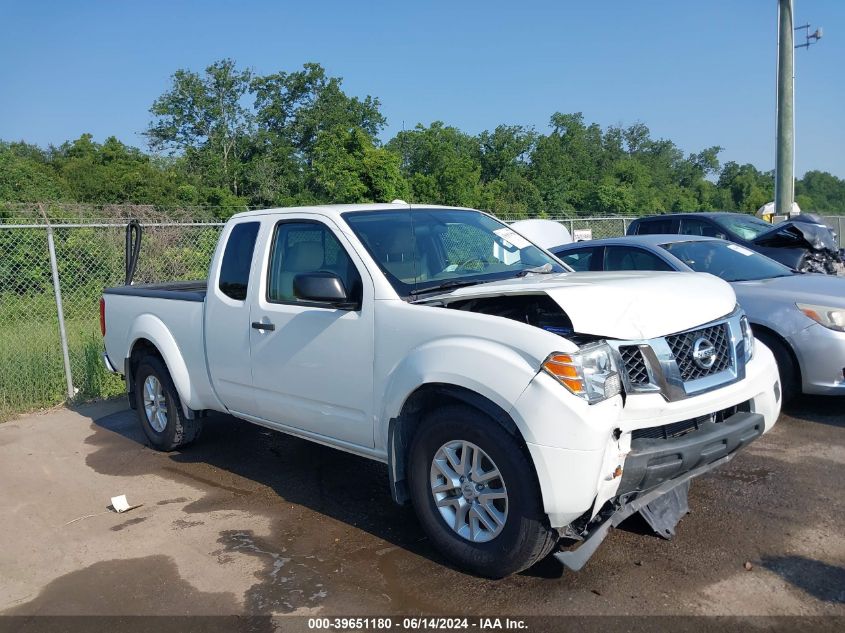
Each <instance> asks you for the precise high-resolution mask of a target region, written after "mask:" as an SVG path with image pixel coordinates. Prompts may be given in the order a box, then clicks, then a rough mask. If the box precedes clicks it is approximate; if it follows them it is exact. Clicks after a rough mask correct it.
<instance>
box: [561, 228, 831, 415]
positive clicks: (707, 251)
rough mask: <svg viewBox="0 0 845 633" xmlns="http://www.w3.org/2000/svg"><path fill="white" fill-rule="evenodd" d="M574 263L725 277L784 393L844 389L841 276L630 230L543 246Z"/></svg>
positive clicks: (727, 246) (730, 247)
mask: <svg viewBox="0 0 845 633" xmlns="http://www.w3.org/2000/svg"><path fill="white" fill-rule="evenodd" d="M549 250H550V251H551V252H552V253H554V254H555V255H557V256H558V257H559V258H560V259H562V260H563V261H564V262H565V263H567V264H568V265H569V266H571V267H572V268H574V269H575V270H579V271H582V270H676V271H685V272H689V271H695V272H700V273H710V274H712V275H715V276H717V277H720V278H721V279H724V280H725V281H727V282H730V284H731V286H733V289H734V291H736V296H737V299H738V300H739V303H740V305H741V306H742V307H743V309H744V310H745V312H746V314H747V315H748V318H749V320H750V321H751V324H752V327H753V329H754V334H755V336H756V338H757V339H758V340H760V341H762V342H763V343H765V344H766V346H768V347H769V348H770V349H771V350H772V352H773V353H774V355H775V358H776V359H777V362H778V368H779V369H780V374H781V382H782V383H783V390H784V397H785V398H789V397H790V396H794V395H795V394H796V393H798V392H803V393H807V394H826V395H845V278H842V277H832V276H830V275H816V274H802V273H797V272H795V271H793V270H791V269H789V268H787V267H786V266H783V265H782V264H779V263H778V262H776V261H774V260H772V259H769V258H768V257H766V256H764V255H760V254H759V253H756V252H754V251H752V250H749V249H747V248H745V247H743V246H740V245H738V244H733V243H731V242H726V241H724V240H719V239H713V238H707V237H693V236H688V235H638V236H631V237H621V238H612V239H606V240H592V241H587V242H577V243H575V244H569V245H566V246H560V247H556V248H551V249H549Z"/></svg>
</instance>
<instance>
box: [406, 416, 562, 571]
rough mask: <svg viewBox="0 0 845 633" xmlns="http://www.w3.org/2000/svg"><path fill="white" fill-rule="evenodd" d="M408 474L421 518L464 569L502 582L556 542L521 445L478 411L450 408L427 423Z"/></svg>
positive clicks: (444, 550) (436, 541)
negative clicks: (500, 579)
mask: <svg viewBox="0 0 845 633" xmlns="http://www.w3.org/2000/svg"><path fill="white" fill-rule="evenodd" d="M409 467H410V473H409V476H410V485H411V497H412V499H413V502H414V509H415V510H416V512H417V516H418V517H419V519H420V522H421V523H422V526H423V528H424V529H425V531H426V533H427V534H428V536H429V538H430V539H431V540H432V542H433V543H434V545H435V546H436V547H437V549H438V550H440V552H441V553H443V555H444V556H446V557H447V558H449V559H450V560H452V561H453V562H454V563H455V564H456V565H458V566H459V567H461V568H463V569H466V570H468V571H471V572H473V573H476V574H479V575H481V576H487V577H490V578H501V577H503V576H507V575H509V574H512V573H515V572H518V571H521V570H523V569H525V568H527V567H530V566H531V565H533V564H534V563H535V562H537V561H538V560H540V559H541V558H543V557H544V556H546V554H548V553H549V552H550V551H551V549H552V548H553V547H554V545H555V543H556V542H557V536H558V535H557V532H556V531H554V530H552V529H551V528H549V527H548V519H547V517H546V515H545V513H544V512H543V506H542V500H541V497H540V491H539V489H538V486H537V482H536V477H535V475H534V469H533V466H532V465H531V462H530V460H529V458H528V456H527V455H526V452H525V451H524V450H523V448H522V447H521V446H520V445H519V440H518V439H517V438H514V437H513V436H512V435H510V434H509V433H507V431H505V430H504V429H503V428H502V427H501V426H499V424H497V423H496V422H495V421H494V420H491V419H490V418H488V417H487V416H485V415H484V414H482V413H480V412H479V411H477V410H476V409H473V408H471V407H466V406H461V405H455V406H447V407H443V408H441V409H438V410H436V411H434V412H433V413H430V414H429V415H428V416H426V417H425V419H424V420H423V421H422V423H421V426H420V428H419V429H418V431H417V434H416V436H415V437H414V441H413V443H412V446H411V455H410V465H409Z"/></svg>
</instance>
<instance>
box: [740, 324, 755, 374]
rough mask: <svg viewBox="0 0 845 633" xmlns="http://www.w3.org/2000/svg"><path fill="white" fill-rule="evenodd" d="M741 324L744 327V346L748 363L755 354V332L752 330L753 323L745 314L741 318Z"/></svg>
mask: <svg viewBox="0 0 845 633" xmlns="http://www.w3.org/2000/svg"><path fill="white" fill-rule="evenodd" d="M739 324H740V327H741V328H742V347H743V349H744V350H745V362H746V363H747V362H748V361H750V360H751V358H752V357H753V356H754V332H752V331H751V324H750V323H749V322H748V317H747V316H745V315H744V314H743V315H742V318H740V320H739Z"/></svg>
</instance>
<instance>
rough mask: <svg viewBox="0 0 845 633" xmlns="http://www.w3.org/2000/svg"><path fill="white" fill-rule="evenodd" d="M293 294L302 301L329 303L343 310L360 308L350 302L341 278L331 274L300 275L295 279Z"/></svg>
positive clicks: (322, 272)
mask: <svg viewBox="0 0 845 633" xmlns="http://www.w3.org/2000/svg"><path fill="white" fill-rule="evenodd" d="M293 294H294V296H295V297H296V298H297V299H301V300H302V301H313V302H314V303H327V304H329V305H331V306H332V307H335V308H340V309H342V310H354V309H355V308H357V307H358V306H357V305H356V304H355V303H354V302H352V301H350V300H349V295H348V294H347V292H346V288H344V286H343V282H342V281H341V279H340V277H338V276H337V275H335V274H334V273H331V272H326V271H320V272H314V273H299V274H298V275H297V276H296V277H294V278H293Z"/></svg>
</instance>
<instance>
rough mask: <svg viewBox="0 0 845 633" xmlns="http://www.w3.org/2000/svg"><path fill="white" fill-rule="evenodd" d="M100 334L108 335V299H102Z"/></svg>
mask: <svg viewBox="0 0 845 633" xmlns="http://www.w3.org/2000/svg"><path fill="white" fill-rule="evenodd" d="M100 332H102V334H103V336H105V335H106V298H105V297H100Z"/></svg>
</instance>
